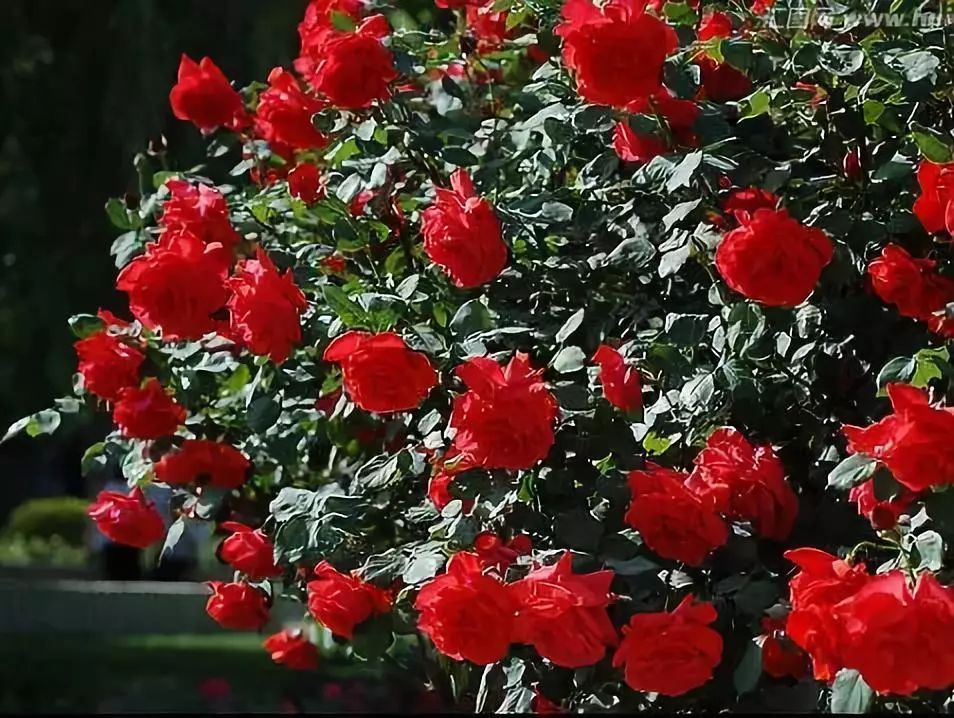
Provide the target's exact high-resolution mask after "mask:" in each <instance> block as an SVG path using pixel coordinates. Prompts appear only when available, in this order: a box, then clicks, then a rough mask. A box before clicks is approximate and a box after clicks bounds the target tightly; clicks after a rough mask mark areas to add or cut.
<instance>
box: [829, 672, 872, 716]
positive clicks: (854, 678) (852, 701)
mask: <svg viewBox="0 0 954 718" xmlns="http://www.w3.org/2000/svg"><path fill="white" fill-rule="evenodd" d="M873 698H874V691H872V690H871V688H870V687H869V686H868V684H867V683H865V681H864V679H863V678H862V677H861V674H860V673H858V671H856V670H854V669H853V668H842V669H841V670H840V671H838V675H836V676H835V682H834V683H833V684H832V686H831V712H832V713H867V712H868V709H869V708H870V707H871V702H872V699H873Z"/></svg>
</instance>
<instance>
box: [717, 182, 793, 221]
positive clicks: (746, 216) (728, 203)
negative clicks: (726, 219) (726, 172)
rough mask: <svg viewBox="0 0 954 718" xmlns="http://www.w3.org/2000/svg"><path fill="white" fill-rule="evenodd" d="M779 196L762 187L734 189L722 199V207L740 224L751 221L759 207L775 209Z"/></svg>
mask: <svg viewBox="0 0 954 718" xmlns="http://www.w3.org/2000/svg"><path fill="white" fill-rule="evenodd" d="M778 201H779V198H778V196H777V195H775V194H772V193H771V192H769V191H768V190H765V189H761V188H760V187H748V188H746V189H738V188H737V189H733V190H732V191H730V192H729V194H728V196H727V197H726V198H725V199H724V200H723V201H722V209H723V211H725V213H726V214H729V215H732V217H733V218H735V221H736V222H738V223H739V224H743V223H746V222H749V221H750V220H751V218H752V214H753V213H754V212H755V211H756V210H759V209H775V208H776V207H777V206H778Z"/></svg>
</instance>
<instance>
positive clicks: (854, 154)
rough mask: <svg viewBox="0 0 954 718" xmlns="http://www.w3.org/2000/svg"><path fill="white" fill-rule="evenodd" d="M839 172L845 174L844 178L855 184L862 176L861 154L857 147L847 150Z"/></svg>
mask: <svg viewBox="0 0 954 718" xmlns="http://www.w3.org/2000/svg"><path fill="white" fill-rule="evenodd" d="M841 171H842V172H844V173H845V178H846V179H848V180H850V181H852V182H857V181H858V180H860V179H861V178H862V176H863V175H864V170H863V169H862V167H861V152H860V151H859V149H858V148H857V147H855V148H853V149H850V150H848V152H846V153H845V156H844V157H843V158H842V160H841Z"/></svg>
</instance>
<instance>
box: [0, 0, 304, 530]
mask: <svg viewBox="0 0 954 718" xmlns="http://www.w3.org/2000/svg"><path fill="white" fill-rule="evenodd" d="M0 4H2V9H0V15H2V18H3V20H2V25H3V29H4V33H3V42H0V108H2V112H0V424H2V428H0V433H2V431H4V430H5V429H6V427H7V426H8V425H9V424H11V423H12V422H13V421H15V420H16V419H19V418H20V417H21V416H25V415H27V414H31V413H33V412H35V411H38V410H40V409H45V408H47V407H49V406H51V405H52V403H53V400H54V399H55V398H56V397H59V396H65V395H67V394H69V392H70V382H71V377H72V374H73V372H74V371H75V367H76V357H75V354H74V353H73V348H72V342H73V340H74V339H73V337H72V335H71V333H70V331H69V327H68V326H67V324H66V320H67V319H68V318H69V316H70V315H71V314H78V313H95V311H96V310H97V308H99V307H104V308H109V309H113V310H114V311H116V312H117V313H119V314H120V316H128V312H127V311H126V307H125V302H124V301H123V299H124V298H123V296H122V295H120V294H118V293H117V292H115V290H114V289H113V284H114V281H115V276H116V269H115V267H114V266H113V263H112V258H111V257H110V256H109V246H110V244H111V242H112V241H113V239H114V238H115V236H116V235H117V234H119V231H118V230H116V229H114V228H113V227H112V226H111V225H110V224H109V222H108V220H107V219H106V215H105V212H104V211H103V205H104V204H105V202H106V200H107V199H108V198H109V197H114V196H120V195H122V194H123V193H124V192H126V191H127V190H133V189H135V186H134V183H135V171H134V169H133V167H132V159H133V157H134V156H135V155H136V153H137V152H140V151H142V150H144V149H145V147H146V146H147V143H148V141H149V139H152V138H157V137H159V135H160V134H164V135H165V136H166V138H167V139H168V142H169V145H170V149H171V151H170V155H171V156H172V157H173V158H174V161H177V162H178V163H179V166H182V167H188V166H191V165H192V164H195V162H197V161H199V160H200V158H201V138H200V135H199V133H198V132H197V131H196V130H195V128H193V127H192V125H191V124H189V123H184V122H179V121H178V120H176V119H175V118H174V117H173V116H172V113H171V111H170V109H169V101H168V96H169V90H170V89H171V87H172V85H173V84H174V83H175V79H176V70H177V68H178V64H179V55H180V53H182V52H185V53H187V54H189V55H190V56H191V57H193V58H194V59H196V60H198V59H199V58H200V57H202V56H203V55H209V56H210V57H212V59H213V60H214V61H215V62H216V63H217V64H218V65H219V67H221V68H222V70H223V72H225V74H226V76H228V77H229V79H231V80H233V81H235V82H236V83H237V85H238V86H242V85H245V84H247V83H248V82H250V81H252V80H254V79H264V78H265V76H266V75H267V74H268V71H269V70H270V69H271V68H272V67H274V66H275V65H279V64H283V65H286V66H289V65H290V63H291V60H292V58H293V57H294V56H295V53H296V51H297V49H298V47H297V46H298V37H297V33H296V27H297V24H298V22H299V20H300V19H301V18H302V16H303V14H304V8H305V5H306V0H268V2H265V1H264V0H2V3H0ZM107 421H108V420H107V419H106V417H102V416H100V417H89V416H80V417H79V418H77V417H68V418H67V419H66V420H64V422H63V425H62V426H61V427H60V429H59V430H58V431H57V433H56V434H54V435H53V436H45V437H39V438H36V439H30V438H28V437H19V438H17V439H14V440H12V441H10V442H8V443H7V444H4V445H2V446H0V480H2V481H3V484H4V490H3V491H0V523H2V521H3V517H4V516H5V515H6V514H7V513H8V512H9V510H10V509H11V508H12V507H13V506H15V505H16V504H17V503H19V502H20V501H22V500H23V499H24V498H27V497H32V496H45V495H54V494H59V493H64V492H66V493H72V494H76V495H83V494H84V493H85V487H84V483H83V480H82V478H81V477H80V475H79V459H80V457H81V456H82V453H83V451H84V450H85V448H86V447H87V446H88V445H90V444H91V443H94V442H95V441H97V440H98V438H99V437H101V436H102V435H103V433H104V432H105V431H107V430H108V428H109V427H108V424H107Z"/></svg>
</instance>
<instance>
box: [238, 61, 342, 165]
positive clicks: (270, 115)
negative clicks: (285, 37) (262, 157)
mask: <svg viewBox="0 0 954 718" xmlns="http://www.w3.org/2000/svg"><path fill="white" fill-rule="evenodd" d="M268 85H269V87H268V89H267V90H265V91H264V92H262V94H261V95H260V96H259V98H258V109H257V110H256V111H255V131H256V132H257V133H258V134H259V135H260V136H261V137H262V138H263V139H265V140H266V141H267V142H268V144H269V145H272V148H273V150H274V149H277V151H278V153H279V154H286V153H289V152H290V151H291V150H311V149H317V148H320V147H324V146H325V145H326V144H327V143H328V138H327V137H325V136H324V135H323V134H321V133H320V132H319V131H318V130H316V129H315V127H314V125H312V124H311V118H312V115H314V114H315V113H317V112H320V111H321V110H323V109H324V108H325V107H326V105H325V103H324V102H322V101H321V100H319V99H318V98H316V97H312V96H310V95H307V94H305V93H304V92H303V91H302V89H301V87H299V86H298V80H296V79H295V76H294V75H292V74H291V73H290V72H288V71H287V70H283V69H282V68H280V67H276V68H275V69H274V70H272V71H271V72H270V73H269V74H268Z"/></svg>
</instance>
